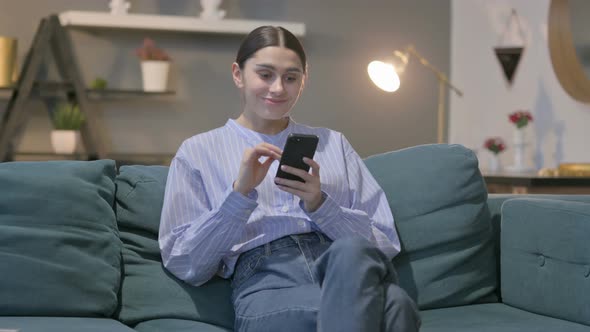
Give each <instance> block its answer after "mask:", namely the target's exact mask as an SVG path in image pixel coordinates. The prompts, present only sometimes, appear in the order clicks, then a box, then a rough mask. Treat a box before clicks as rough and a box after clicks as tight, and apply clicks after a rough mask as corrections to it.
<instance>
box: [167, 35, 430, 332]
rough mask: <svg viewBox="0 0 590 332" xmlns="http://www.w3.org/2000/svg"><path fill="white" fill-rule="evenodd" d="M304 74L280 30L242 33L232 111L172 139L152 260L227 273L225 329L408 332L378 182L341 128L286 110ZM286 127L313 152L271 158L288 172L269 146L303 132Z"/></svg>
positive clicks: (408, 316) (196, 274)
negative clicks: (215, 123)
mask: <svg viewBox="0 0 590 332" xmlns="http://www.w3.org/2000/svg"><path fill="white" fill-rule="evenodd" d="M306 75H307V60H306V56H305V52H304V51H303V46H302V45H301V43H300V42H299V40H297V38H296V37H295V36H294V35H293V34H292V33H291V32H289V31H288V30H286V29H284V28H281V27H274V26H263V27H260V28H257V29H255V30H254V31H252V32H251V33H250V34H249V35H248V36H246V38H245V39H244V41H243V42H242V44H241V46H240V49H239V51H238V55H237V57H236V61H235V62H234V63H233V64H232V77H233V80H234V83H235V85H236V87H237V88H238V89H239V91H240V95H241V101H242V110H241V114H240V116H239V117H238V118H237V119H235V120H234V119H230V120H228V121H227V123H226V125H225V126H223V127H221V128H217V129H213V130H211V131H208V132H206V133H201V134H198V135H196V136H193V137H191V138H189V139H187V140H186V141H184V143H183V144H182V146H181V147H180V148H179V150H178V152H177V153H176V156H175V157H174V159H173V161H172V163H171V165H170V171H169V173H168V180H167V185H166V193H165V196H164V205H163V208H162V217H161V222H160V232H159V241H160V248H161V252H162V261H163V263H164V266H165V267H166V268H167V269H168V270H169V271H170V272H171V273H173V274H174V275H176V276H177V277H179V278H180V279H183V280H185V281H186V282H188V283H190V284H193V285H201V284H204V283H205V282H207V281H208V280H209V279H211V278H212V277H213V276H214V275H216V274H217V275H219V276H221V277H223V278H230V279H231V280H232V288H233V294H232V302H233V306H234V309H235V312H236V320H235V331H286V332H288V331H316V330H318V329H319V330H323V331H342V332H346V331H418V327H419V318H418V311H417V309H416V305H415V303H414V302H413V301H412V300H411V299H410V297H409V296H408V295H407V294H406V293H405V291H403V290H402V289H401V288H400V287H399V286H398V285H397V284H396V282H397V279H396V272H395V270H394V267H393V265H392V264H391V258H392V257H393V256H395V255H396V254H397V253H398V252H399V251H400V242H399V238H398V235H397V232H396V230H395V225H394V221H393V216H392V214H391V210H390V208H389V204H388V201H387V198H386V197H385V194H384V193H383V190H382V189H381V188H380V187H379V185H378V184H377V182H376V181H375V179H374V178H373V176H372V175H371V173H370V172H369V170H368V169H367V167H366V166H365V164H364V162H363V160H362V159H361V158H360V156H359V155H358V154H357V153H356V151H355V150H354V149H353V148H352V146H351V145H350V143H349V142H348V140H346V138H345V137H344V136H343V135H342V134H341V133H339V132H336V131H333V130H331V129H328V128H316V127H310V126H306V125H303V124H299V123H296V122H295V121H293V119H292V118H291V116H290V114H291V112H292V110H293V107H294V106H295V104H296V103H297V100H298V99H299V97H300V96H301V90H302V89H303V87H304V83H305V79H306ZM292 134H304V135H306V136H305V137H310V136H311V137H314V142H316V141H315V138H316V137H317V149H316V152H315V154H314V155H313V159H310V158H309V157H303V155H302V156H301V157H298V158H297V159H299V158H301V159H299V160H295V161H301V162H302V163H304V164H305V165H306V166H308V167H309V169H310V170H309V171H307V170H305V168H307V167H302V168H303V169H301V168H298V167H289V166H287V165H283V166H282V167H281V171H284V172H285V173H287V174H290V175H291V176H293V177H297V179H293V178H289V177H288V176H281V177H276V176H275V174H277V171H278V169H277V168H278V164H279V162H278V161H279V160H280V159H281V157H282V154H283V151H282V150H281V148H280V147H283V146H286V142H287V139H288V138H289V137H304V135H292ZM314 145H315V143H314ZM213 147H221V148H220V149H214V148H213ZM291 152H292V151H291ZM286 155H287V153H285V156H286ZM307 155H309V156H311V154H307ZM285 159H286V158H285ZM320 165H322V171H321V173H320Z"/></svg>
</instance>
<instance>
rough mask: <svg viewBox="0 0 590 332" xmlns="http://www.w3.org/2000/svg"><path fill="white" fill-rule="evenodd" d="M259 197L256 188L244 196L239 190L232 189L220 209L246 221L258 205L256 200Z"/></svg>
mask: <svg viewBox="0 0 590 332" xmlns="http://www.w3.org/2000/svg"><path fill="white" fill-rule="evenodd" d="M257 198H258V192H257V191H256V190H252V191H251V192H250V193H248V196H244V195H242V194H240V193H239V192H237V191H234V190H232V189H230V192H229V194H228V195H227V197H226V199H225V201H224V202H223V203H222V204H221V207H220V208H219V210H220V211H221V212H222V213H224V214H227V215H230V216H232V217H234V218H236V219H237V220H242V221H244V222H246V221H248V219H249V218H250V215H251V214H252V212H253V211H254V209H256V207H258V203H257V202H256V199H257Z"/></svg>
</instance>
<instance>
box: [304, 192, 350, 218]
mask: <svg viewBox="0 0 590 332" xmlns="http://www.w3.org/2000/svg"><path fill="white" fill-rule="evenodd" d="M322 197H323V199H324V202H323V203H322V205H320V207H319V208H317V210H315V211H314V212H308V211H306V210H305V205H304V203H303V201H300V202H299V206H300V207H301V209H302V210H303V211H304V212H305V214H306V215H307V216H308V217H309V219H311V221H312V222H314V223H315V224H316V225H318V226H321V225H322V224H326V223H329V222H330V221H331V220H332V219H334V218H335V217H336V216H338V215H339V214H340V211H341V210H342V209H341V208H340V205H338V203H336V201H334V200H333V199H332V197H330V195H328V194H326V193H325V192H323V191H322Z"/></svg>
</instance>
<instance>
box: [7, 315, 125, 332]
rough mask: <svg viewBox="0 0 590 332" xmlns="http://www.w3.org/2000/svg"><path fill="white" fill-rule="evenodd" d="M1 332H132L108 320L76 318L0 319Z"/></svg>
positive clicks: (116, 322) (112, 320)
mask: <svg viewBox="0 0 590 332" xmlns="http://www.w3.org/2000/svg"><path fill="white" fill-rule="evenodd" d="M0 331H2V332H5V331H6V332H9V331H14V332H51V331H59V332H80V331H84V332H107V331H108V332H134V330H132V329H131V328H129V327H127V326H125V325H123V324H121V323H120V322H118V321H116V320H114V319H109V318H76V317H26V316H23V317H0Z"/></svg>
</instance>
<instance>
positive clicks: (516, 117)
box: [508, 110, 533, 129]
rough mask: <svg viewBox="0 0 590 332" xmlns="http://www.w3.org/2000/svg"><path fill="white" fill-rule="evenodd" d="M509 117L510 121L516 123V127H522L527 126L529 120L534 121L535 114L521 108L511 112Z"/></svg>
mask: <svg viewBox="0 0 590 332" xmlns="http://www.w3.org/2000/svg"><path fill="white" fill-rule="evenodd" d="M508 119H510V122H512V123H514V124H515V125H516V128H519V129H520V128H522V127H526V125H528V124H529V121H533V116H532V115H531V113H530V112H528V111H524V110H521V111H516V112H513V113H510V115H509V116H508Z"/></svg>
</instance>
